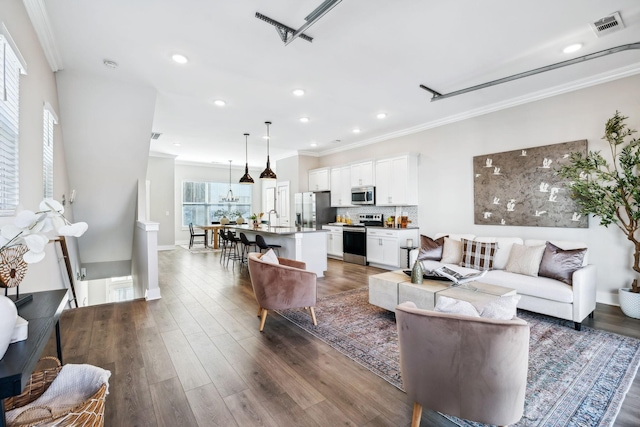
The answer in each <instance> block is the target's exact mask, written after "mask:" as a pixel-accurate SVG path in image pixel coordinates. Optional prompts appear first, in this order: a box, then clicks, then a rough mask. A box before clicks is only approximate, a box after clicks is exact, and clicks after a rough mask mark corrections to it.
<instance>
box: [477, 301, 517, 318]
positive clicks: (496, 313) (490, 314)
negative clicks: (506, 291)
mask: <svg viewBox="0 0 640 427" xmlns="http://www.w3.org/2000/svg"><path fill="white" fill-rule="evenodd" d="M518 301H520V295H509V296H504V297H500V298H496V299H494V300H492V301H490V302H488V303H487V304H485V305H484V306H483V307H482V308H481V309H479V310H478V311H480V317H485V318H487V319H498V320H511V319H513V318H514V317H516V314H517V310H516V308H517V306H518Z"/></svg>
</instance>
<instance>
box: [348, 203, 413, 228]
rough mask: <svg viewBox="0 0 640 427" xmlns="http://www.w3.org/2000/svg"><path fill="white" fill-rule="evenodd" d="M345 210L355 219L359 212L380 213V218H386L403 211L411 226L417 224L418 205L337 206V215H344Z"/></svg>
mask: <svg viewBox="0 0 640 427" xmlns="http://www.w3.org/2000/svg"><path fill="white" fill-rule="evenodd" d="M347 212H348V213H349V216H351V219H356V218H357V217H358V214H361V213H381V214H382V216H383V217H382V219H383V220H384V221H386V219H387V218H388V217H390V216H399V215H401V214H402V213H403V212H406V213H407V216H408V217H409V221H411V223H410V225H411V226H412V227H417V226H418V207H417V206H356V207H352V208H338V212H337V214H338V215H343V216H344V215H346V214H347Z"/></svg>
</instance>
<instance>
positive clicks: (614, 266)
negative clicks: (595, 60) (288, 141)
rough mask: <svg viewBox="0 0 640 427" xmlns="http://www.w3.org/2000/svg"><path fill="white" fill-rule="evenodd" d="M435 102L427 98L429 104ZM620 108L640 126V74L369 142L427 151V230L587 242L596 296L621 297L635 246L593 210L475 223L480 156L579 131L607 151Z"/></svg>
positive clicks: (379, 147) (383, 148)
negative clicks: (538, 221)
mask: <svg viewBox="0 0 640 427" xmlns="http://www.w3.org/2000/svg"><path fill="white" fill-rule="evenodd" d="M462 96H464V95H462ZM425 102H426V103H428V101H425ZM438 102H447V101H446V100H443V101H438ZM435 105H436V103H433V104H425V108H431V106H435ZM433 108H435V107H433ZM616 110H619V111H621V112H622V113H623V114H624V115H627V116H630V118H629V120H628V123H629V125H630V126H631V127H632V128H635V129H640V76H634V77H629V78H626V79H621V80H617V81H614V82H610V83H605V84H602V85H599V86H594V87H591V88H587V89H583V90H580V91H576V92H572V93H568V94H564V95H559V96H556V97H553V98H548V99H544V100H541V101H537V102H534V103H530V104H526V105H522V106H518V107H514V108H510V109H507V110H503V111H499V112H495V113H491V114H487V115H484V116H479V117H475V118H471V119H467V120H464V121H460V122H457V123H453V124H450V125H446V126H442V127H438V128H434V129H430V130H426V131H423V132H420V133H416V134H413V135H408V136H404V137H400V138H395V139H392V140H388V141H384V142H380V143H377V144H374V145H370V146H367V154H368V155H369V156H374V157H377V158H381V157H385V156H391V155H394V154H395V153H397V152H398V151H399V150H400V151H403V152H407V151H415V152H419V153H420V154H421V156H420V166H419V180H420V187H419V188H420V189H419V191H420V195H419V212H418V217H419V218H418V224H419V225H420V232H421V233H422V234H426V235H433V234H434V233H436V232H453V233H473V234H475V235H478V236H510V235H513V236H519V237H522V238H539V239H556V240H579V241H583V242H586V243H587V244H588V246H589V260H590V262H591V263H593V264H595V265H596V266H597V269H598V297H597V299H598V301H599V302H604V303H609V304H616V303H617V289H618V288H620V287H624V286H629V284H630V282H631V280H632V276H633V275H632V270H631V268H630V265H631V257H632V254H633V248H632V245H631V244H630V243H629V242H628V241H626V240H625V239H624V236H623V234H622V233H621V232H620V230H619V229H617V228H615V227H609V228H608V229H606V228H604V227H602V226H600V225H599V223H598V220H597V219H593V218H591V219H590V226H589V228H588V229H562V228H543V227H501V226H482V225H475V224H474V223H473V167H472V158H473V156H477V155H482V154H490V153H495V152H501V151H508V150H515V149H519V148H528V147H535V146H541V145H547V144H556V143H561V142H567V141H574V140H578V139H587V140H588V144H589V145H588V146H589V149H590V150H602V152H603V155H605V156H607V155H609V151H608V146H607V145H606V142H604V141H602V140H601V137H602V135H603V134H604V124H605V122H606V120H607V119H608V118H610V117H611V116H613V114H614V113H615V111H616ZM361 153H362V149H353V150H349V151H345V152H340V153H337V154H332V155H328V156H325V157H323V158H321V159H320V163H321V165H322V166H333V165H339V164H345V163H348V162H351V161H355V160H358V159H360V158H361Z"/></svg>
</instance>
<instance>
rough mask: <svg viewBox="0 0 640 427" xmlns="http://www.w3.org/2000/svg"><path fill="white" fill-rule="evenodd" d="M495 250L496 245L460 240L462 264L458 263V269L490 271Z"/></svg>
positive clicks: (496, 248)
mask: <svg viewBox="0 0 640 427" xmlns="http://www.w3.org/2000/svg"><path fill="white" fill-rule="evenodd" d="M497 250H498V244H497V243H485V242H474V241H472V240H467V239H462V262H460V267H467V268H474V269H476V270H491V269H492V268H493V256H494V255H495V253H496V251H497Z"/></svg>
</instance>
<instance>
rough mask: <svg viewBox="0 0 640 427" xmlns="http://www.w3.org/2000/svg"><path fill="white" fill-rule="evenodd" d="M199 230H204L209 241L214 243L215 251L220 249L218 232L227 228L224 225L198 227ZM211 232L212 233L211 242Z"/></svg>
mask: <svg viewBox="0 0 640 427" xmlns="http://www.w3.org/2000/svg"><path fill="white" fill-rule="evenodd" d="M197 227H198V228H199V229H201V230H204V232H205V234H206V235H207V241H208V242H213V249H218V231H219V230H220V229H223V228H224V227H225V226H224V225H222V224H212V225H198V226H197ZM209 231H211V240H209Z"/></svg>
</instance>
